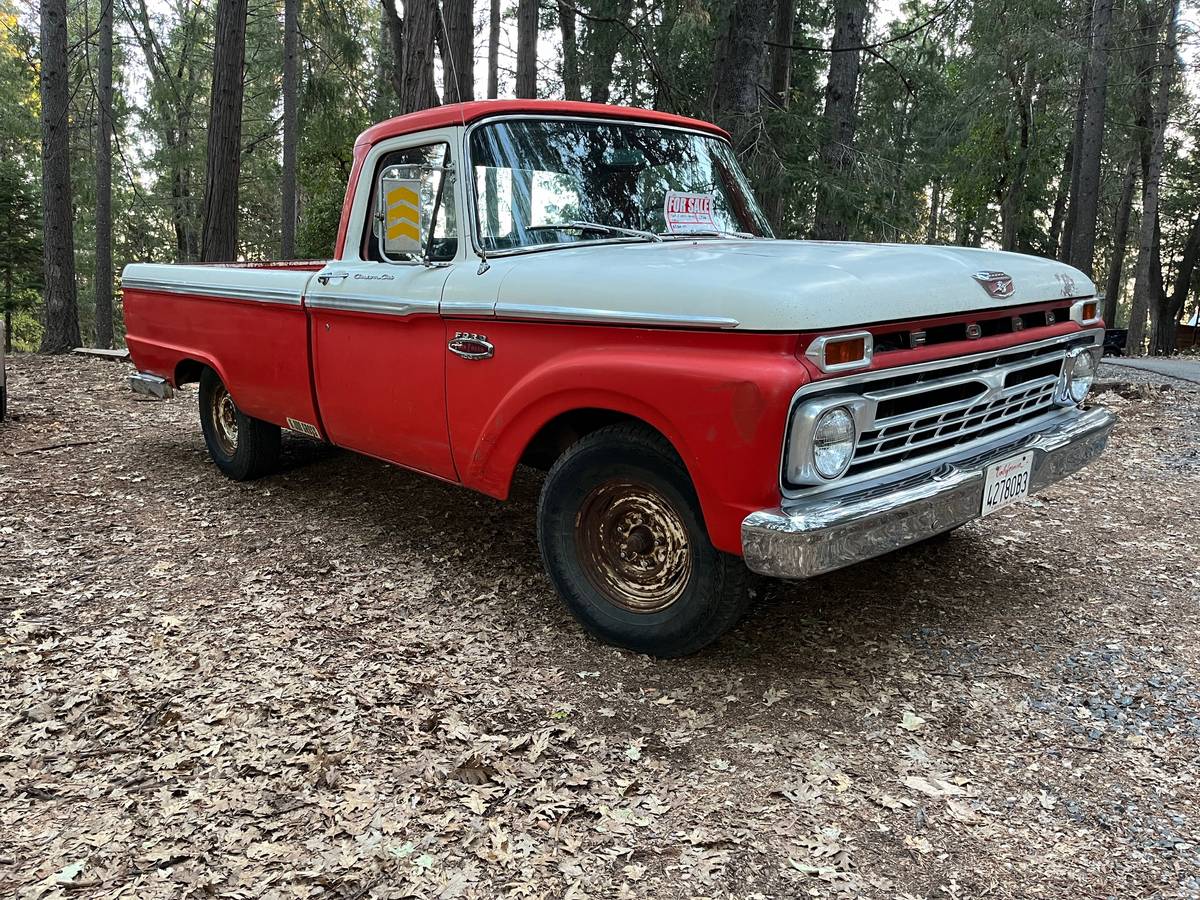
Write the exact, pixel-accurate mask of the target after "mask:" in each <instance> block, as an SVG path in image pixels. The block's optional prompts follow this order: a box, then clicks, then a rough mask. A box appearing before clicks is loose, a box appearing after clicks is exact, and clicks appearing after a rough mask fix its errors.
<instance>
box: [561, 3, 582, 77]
mask: <svg viewBox="0 0 1200 900" xmlns="http://www.w3.org/2000/svg"><path fill="white" fill-rule="evenodd" d="M558 30H559V33H560V34H561V35H562V82H563V97H564V98H566V99H567V100H582V99H583V86H582V85H581V84H580V81H579V44H578V41H577V40H576V38H575V9H574V8H573V7H572V6H571V5H570V4H569V3H564V2H562V0H559V4H558Z"/></svg>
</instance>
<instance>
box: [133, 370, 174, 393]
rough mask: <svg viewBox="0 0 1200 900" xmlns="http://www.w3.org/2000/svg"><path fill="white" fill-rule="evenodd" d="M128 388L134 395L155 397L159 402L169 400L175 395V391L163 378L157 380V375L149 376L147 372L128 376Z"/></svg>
mask: <svg viewBox="0 0 1200 900" xmlns="http://www.w3.org/2000/svg"><path fill="white" fill-rule="evenodd" d="M129 387H130V389H131V390H132V391H133V392H134V393H135V394H142V395H144V396H146V397H156V398H157V399H159V400H170V399H171V397H173V396H174V395H175V391H174V390H173V389H172V388H171V385H170V383H169V382H168V381H167V380H166V379H165V378H159V377H158V376H157V375H151V374H150V373H149V372H138V373H136V374H134V375H130V376H129Z"/></svg>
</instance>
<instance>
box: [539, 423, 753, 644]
mask: <svg viewBox="0 0 1200 900" xmlns="http://www.w3.org/2000/svg"><path fill="white" fill-rule="evenodd" d="M538 545H539V547H540V549H541V552H542V559H543V561H544V562H545V564H546V570H547V572H549V574H550V578H551V580H552V581H553V582H554V586H555V587H556V588H557V589H558V592H559V594H560V595H561V596H562V598H563V600H564V601H565V602H566V604H567V607H568V609H570V611H571V613H572V614H573V615H574V616H575V618H576V619H578V620H579V622H580V624H582V625H583V627H584V628H586V629H587V630H588V631H589V632H590V633H591V634H593V635H595V636H596V637H598V638H600V639H601V640H603V641H605V642H607V643H610V644H615V645H616V646H618V647H624V648H626V649H628V650H635V651H637V652H640V653H649V654H652V655H654V656H659V657H672V656H686V655H688V654H690V653H695V652H696V651H698V650H700V649H701V648H703V647H706V646H707V645H709V644H711V643H712V642H713V641H715V640H716V639H717V638H719V637H720V636H721V635H723V634H724V633H725V632H727V631H728V630H729V629H731V628H732V627H733V626H734V625H735V624H737V621H738V619H740V618H741V616H742V614H743V613H744V612H745V609H746V605H747V602H748V600H749V596H750V591H749V582H750V573H749V571H748V570H747V569H746V566H745V564H744V563H743V562H742V560H741V559H739V558H738V557H736V556H730V555H729V554H727V553H722V552H720V551H719V550H717V549H716V548H715V547H713V545H712V543H711V542H710V541H709V539H708V532H707V531H706V530H705V527H704V520H703V517H702V516H701V513H700V504H699V501H698V500H697V499H696V492H695V489H694V488H693V487H692V482H691V479H690V478H689V477H688V474H687V469H686V468H685V467H684V465H683V462H682V460H680V458H679V456H678V454H676V453H675V450H674V449H673V448H672V447H671V445H670V444H669V443H668V442H667V441H666V440H665V439H664V438H663V437H662V436H661V435H659V434H658V433H657V432H655V431H653V430H651V429H650V428H648V427H645V426H640V425H636V424H622V425H611V426H608V427H606V428H601V429H599V430H597V431H594V432H592V433H591V434H589V435H587V436H586V437H584V438H582V439H581V440H580V441H579V442H577V443H576V444H574V445H573V446H572V447H570V448H569V449H568V450H567V451H566V452H565V453H564V454H563V455H562V456H561V457H559V459H558V461H557V462H555V464H554V465H553V467H551V469H550V473H549V474H548V475H547V476H546V482H545V484H544V485H543V486H542V494H541V498H540V500H539V502H538Z"/></svg>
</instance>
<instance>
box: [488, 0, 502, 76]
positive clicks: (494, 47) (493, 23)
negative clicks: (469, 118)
mask: <svg viewBox="0 0 1200 900" xmlns="http://www.w3.org/2000/svg"><path fill="white" fill-rule="evenodd" d="M487 95H488V99H489V100H495V99H496V98H497V97H499V96H500V0H492V5H491V8H490V10H489V13H488V82H487Z"/></svg>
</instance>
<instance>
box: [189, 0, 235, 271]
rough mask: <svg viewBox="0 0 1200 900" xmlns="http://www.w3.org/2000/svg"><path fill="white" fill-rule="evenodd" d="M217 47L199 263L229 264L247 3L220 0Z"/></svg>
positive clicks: (210, 109) (233, 238)
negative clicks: (200, 260) (200, 261)
mask: <svg viewBox="0 0 1200 900" xmlns="http://www.w3.org/2000/svg"><path fill="white" fill-rule="evenodd" d="M214 45H215V50H214V52H213V81H212V101H211V105H210V107H209V114H208V163H207V165H206V166H205V179H204V233H203V236H202V237H201V240H200V258H201V259H202V260H203V261H204V262H228V261H231V260H235V259H237V228H238V181H239V178H240V176H241V155H242V152H241V151H242V148H241V143H242V97H243V93H244V87H245V84H244V82H243V69H244V68H245V62H246V0H217V21H216V29H215V33H214Z"/></svg>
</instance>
